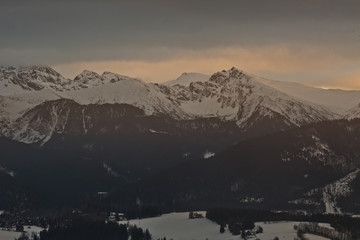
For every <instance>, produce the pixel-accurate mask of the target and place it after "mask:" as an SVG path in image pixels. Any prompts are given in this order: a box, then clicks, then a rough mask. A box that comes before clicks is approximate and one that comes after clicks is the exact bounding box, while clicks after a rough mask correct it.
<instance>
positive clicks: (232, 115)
mask: <svg viewBox="0 0 360 240" xmlns="http://www.w3.org/2000/svg"><path fill="white" fill-rule="evenodd" d="M170 92H171V94H170V95H169V97H170V98H171V99H173V100H174V101H175V102H177V103H178V104H179V106H180V108H181V109H183V110H184V112H187V113H189V114H194V115H201V116H207V117H212V116H215V117H222V118H224V119H227V120H236V121H237V123H238V125H239V126H240V127H244V128H246V127H249V126H250V125H251V124H252V123H251V122H249V121H250V120H251V121H254V120H256V119H264V118H275V117H276V116H278V115H279V116H282V117H284V118H285V121H286V124H288V125H295V126H300V125H303V124H307V123H311V122H317V121H321V120H326V119H334V118H336V117H337V115H336V114H334V113H333V112H332V111H330V110H329V109H327V108H325V107H322V106H320V105H317V104H313V103H310V102H306V101H300V100H299V99H297V98H294V97H291V96H289V95H287V94H285V93H283V92H281V91H279V90H277V89H275V88H273V87H270V86H268V85H265V84H263V83H262V82H261V81H259V80H258V79H257V78H254V77H252V76H250V75H247V74H245V73H244V72H243V71H240V70H238V69H236V68H232V69H230V70H228V71H222V72H217V73H215V74H214V75H212V76H211V78H210V79H209V80H208V81H205V82H193V83H190V85H189V86H188V87H187V86H180V85H175V86H173V87H172V88H171V89H170Z"/></svg>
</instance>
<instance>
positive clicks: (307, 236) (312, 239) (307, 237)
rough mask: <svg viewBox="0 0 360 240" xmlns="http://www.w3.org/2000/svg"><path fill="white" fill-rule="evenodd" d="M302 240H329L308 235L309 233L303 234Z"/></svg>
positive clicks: (328, 239)
mask: <svg viewBox="0 0 360 240" xmlns="http://www.w3.org/2000/svg"><path fill="white" fill-rule="evenodd" d="M304 238H305V239H308V240H331V239H330V238H326V237H322V236H318V235H314V234H309V233H306V234H304Z"/></svg>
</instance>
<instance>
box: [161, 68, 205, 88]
mask: <svg viewBox="0 0 360 240" xmlns="http://www.w3.org/2000/svg"><path fill="white" fill-rule="evenodd" d="M209 78H210V76H209V75H206V74H202V73H187V72H184V73H183V74H181V75H180V77H178V78H177V79H175V80H172V81H168V82H164V83H163V84H164V85H166V86H175V85H181V86H185V87H188V86H189V85H190V83H192V82H205V81H207V80H209Z"/></svg>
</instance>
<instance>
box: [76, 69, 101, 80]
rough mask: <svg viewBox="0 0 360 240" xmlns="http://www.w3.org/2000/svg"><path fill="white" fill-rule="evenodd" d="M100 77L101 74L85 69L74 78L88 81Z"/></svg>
mask: <svg viewBox="0 0 360 240" xmlns="http://www.w3.org/2000/svg"><path fill="white" fill-rule="evenodd" d="M100 78H101V76H100V75H99V74H97V73H96V72H93V71H89V70H86V69H85V70H84V71H82V72H81V73H80V74H79V75H77V76H76V77H75V78H74V81H83V82H84V81H85V82H88V81H91V80H95V79H100Z"/></svg>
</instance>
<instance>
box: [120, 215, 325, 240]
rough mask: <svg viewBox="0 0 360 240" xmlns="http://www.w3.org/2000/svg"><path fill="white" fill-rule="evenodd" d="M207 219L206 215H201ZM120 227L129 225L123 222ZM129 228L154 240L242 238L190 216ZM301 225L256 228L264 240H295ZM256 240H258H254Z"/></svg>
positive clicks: (135, 222) (137, 222)
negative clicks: (260, 230) (144, 233)
mask: <svg viewBox="0 0 360 240" xmlns="http://www.w3.org/2000/svg"><path fill="white" fill-rule="evenodd" d="M198 213H201V214H203V216H205V212H198ZM119 223H127V221H122V222H119ZM129 224H131V225H137V226H140V227H141V228H143V229H149V231H150V233H151V234H152V236H153V238H154V239H157V238H162V237H166V239H173V240H205V239H208V240H235V239H237V240H238V239H240V236H234V235H232V234H231V233H230V232H229V230H228V229H226V231H225V233H223V234H221V233H220V231H219V230H220V226H219V225H218V224H216V223H214V222H212V221H210V220H209V219H207V218H196V219H189V213H188V212H182V213H169V214H164V215H162V216H160V217H154V218H145V219H141V220H139V219H135V220H130V221H129ZM297 224H298V222H270V223H264V222H258V223H256V224H255V225H258V226H261V227H262V228H263V229H264V232H263V233H261V234H257V238H259V239H261V240H271V239H274V238H275V237H278V238H279V239H282V240H293V239H294V238H295V237H296V230H294V225H297ZM310 237H311V238H310V239H311V240H324V239H326V238H315V237H317V236H315V235H311V236H310ZM254 239H255V238H254Z"/></svg>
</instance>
